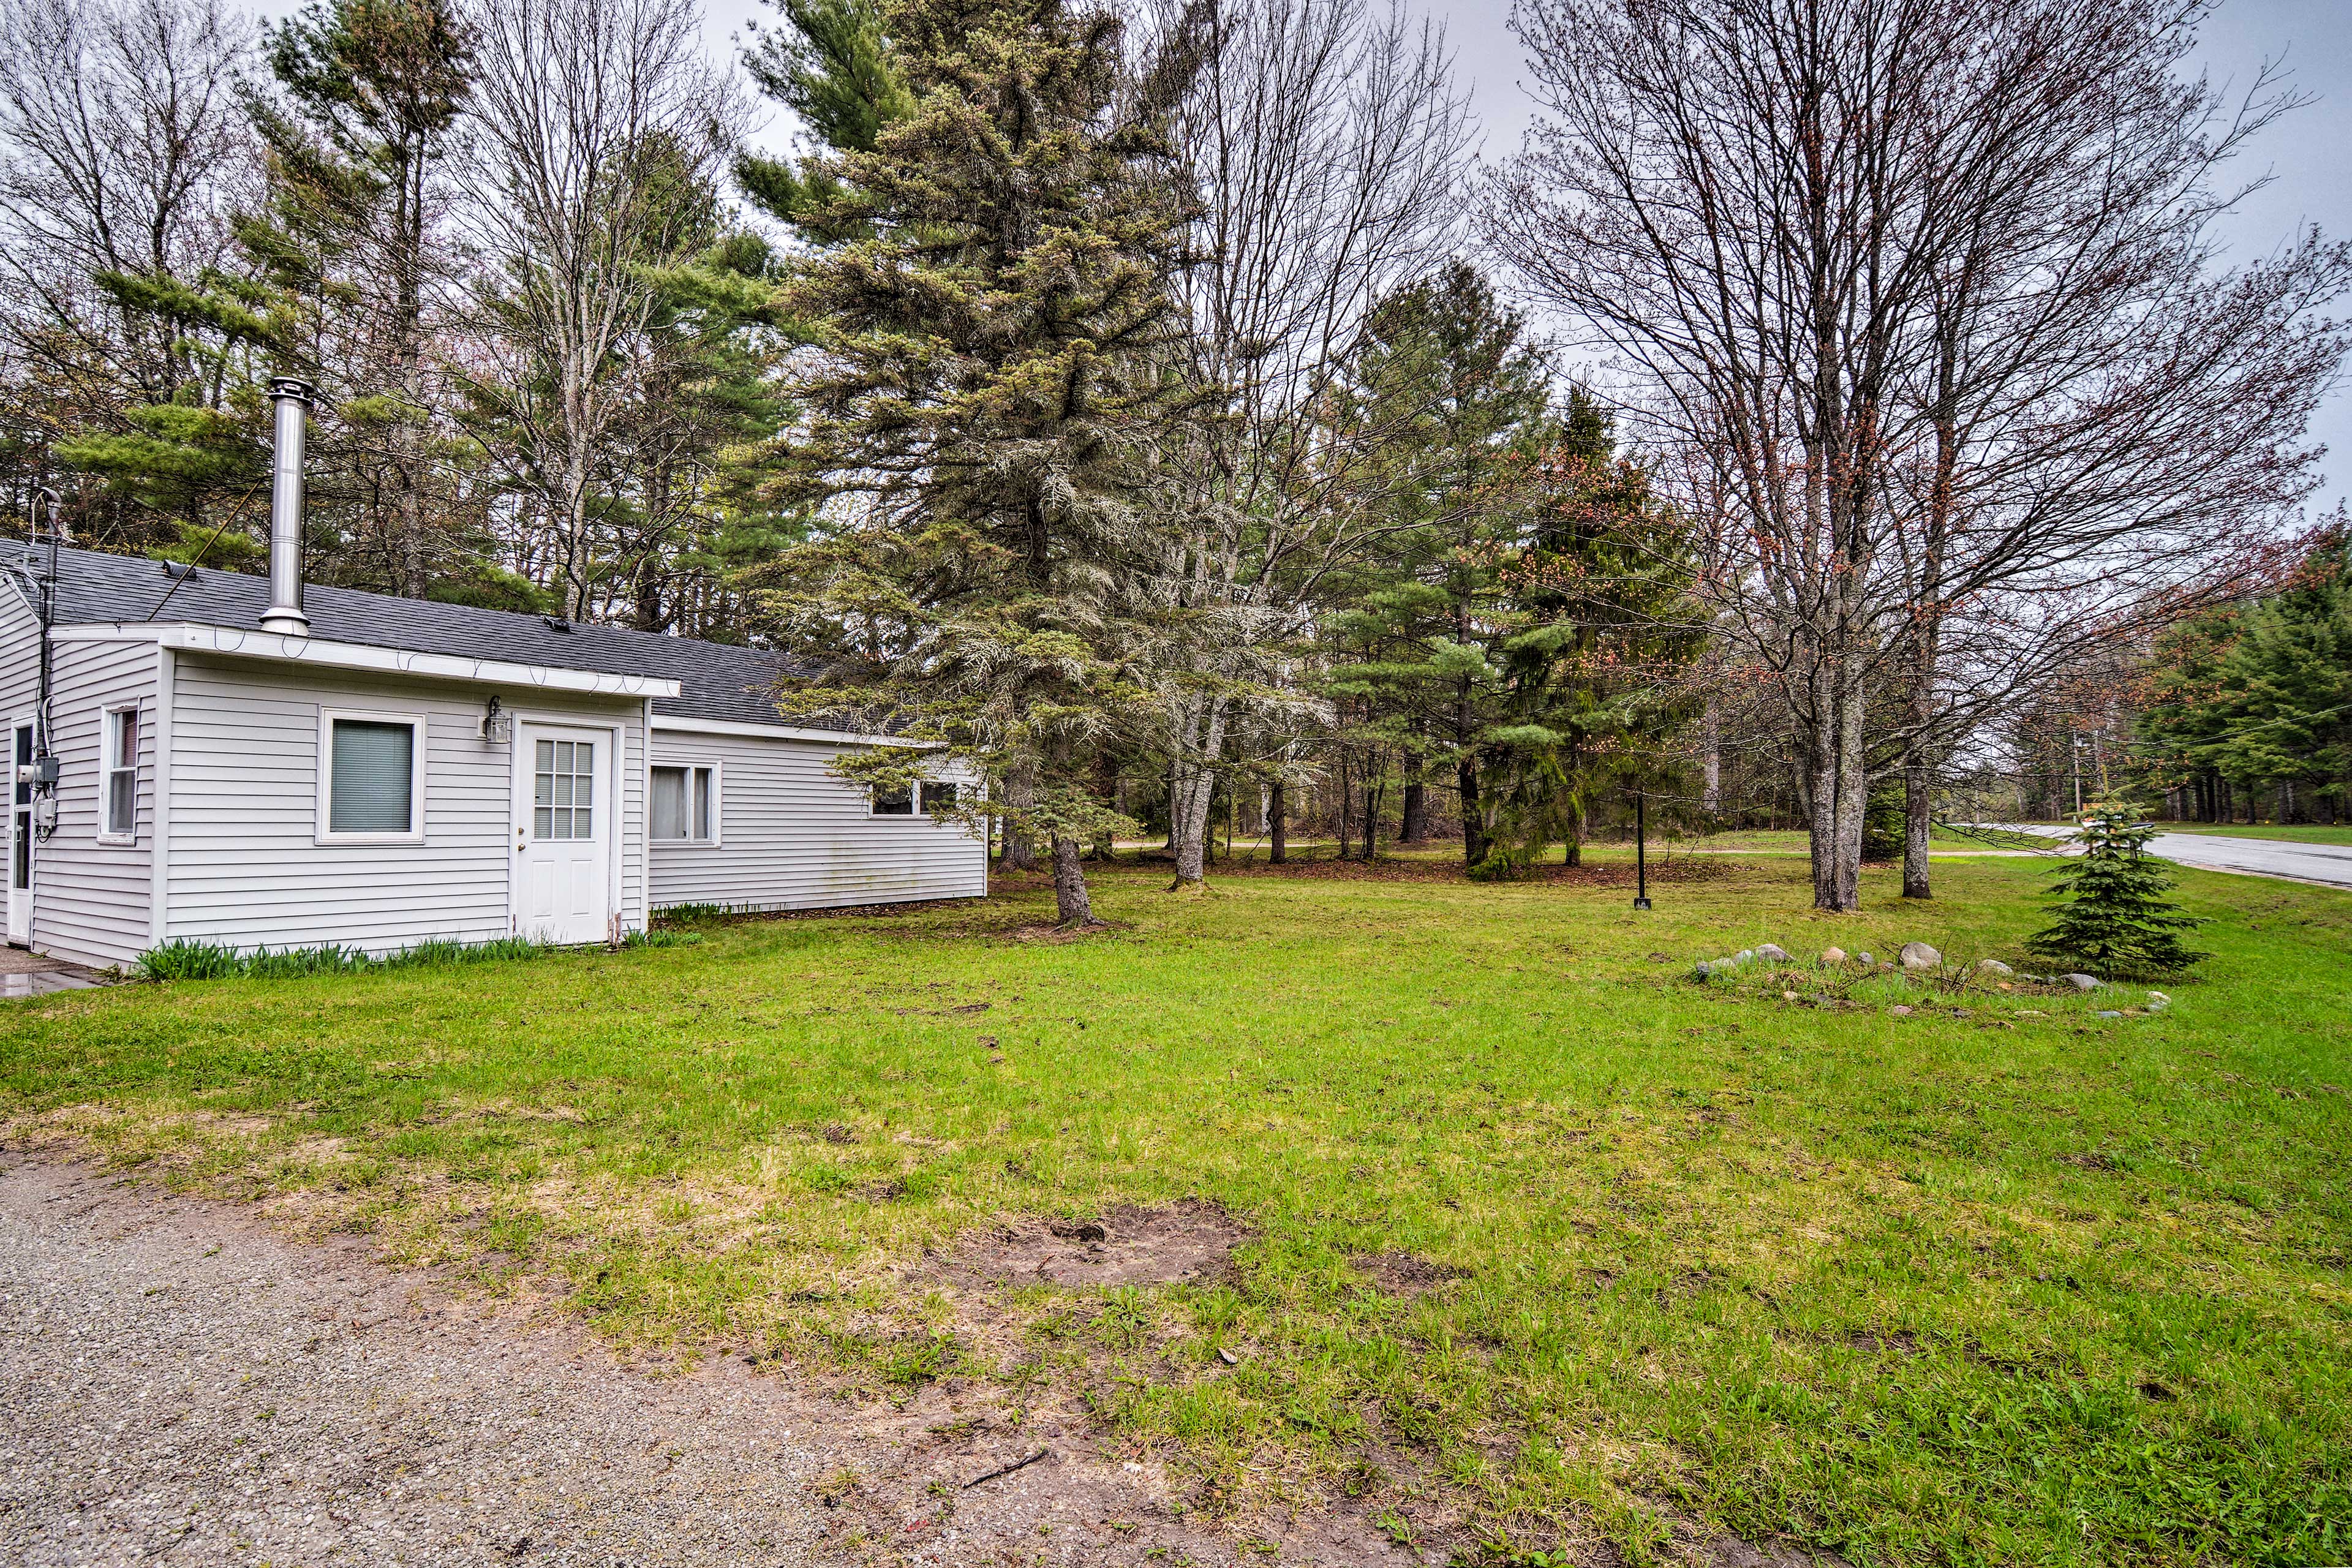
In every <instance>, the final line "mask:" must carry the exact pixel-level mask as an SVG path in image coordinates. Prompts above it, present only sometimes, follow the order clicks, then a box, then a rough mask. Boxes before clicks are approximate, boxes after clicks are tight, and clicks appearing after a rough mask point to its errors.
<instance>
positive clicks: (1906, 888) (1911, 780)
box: [1903, 738, 1935, 899]
mask: <svg viewBox="0 0 2352 1568" xmlns="http://www.w3.org/2000/svg"><path fill="white" fill-rule="evenodd" d="M1930 782H1931V781H1930V780H1929V777H1928V772H1927V756H1926V754H1925V752H1924V750H1923V748H1922V747H1921V745H1920V742H1918V741H1917V740H1916V738H1915V739H1914V740H1913V741H1912V742H1911V744H1910V746H1909V747H1908V748H1907V749H1906V754H1905V757H1904V760H1903V896H1904V897H1905V898H1906V899H1929V898H1933V897H1935V894H1934V893H1932V892H1930V891H1929V890H1928V887H1927V829H1928V826H1929V818H1930V813H1929V804H1930V803H1929V799H1928V787H1929V784H1930Z"/></svg>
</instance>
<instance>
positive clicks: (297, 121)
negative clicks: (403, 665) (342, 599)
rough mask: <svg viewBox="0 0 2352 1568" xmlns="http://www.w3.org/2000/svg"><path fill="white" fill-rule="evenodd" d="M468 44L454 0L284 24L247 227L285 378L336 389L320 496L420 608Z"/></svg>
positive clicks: (365, 5)
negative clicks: (440, 313) (438, 197)
mask: <svg viewBox="0 0 2352 1568" xmlns="http://www.w3.org/2000/svg"><path fill="white" fill-rule="evenodd" d="M472 49H473V37H472V33H471V30H470V29H469V28H468V27H467V26H466V24H465V23H464V22H463V21H462V20H461V19H460V18H459V17H458V16H457V13H456V11H455V10H454V9H453V8H452V7H451V6H450V5H447V4H446V3H445V0H331V3H328V4H321V3H319V0H314V3H313V4H312V5H310V6H309V7H308V8H307V9H305V10H304V11H303V12H302V13H301V14H300V15H299V16H295V17H294V18H293V19H291V20H289V21H288V22H286V23H284V24H282V25H281V26H278V28H277V29H276V30H275V31H274V32H272V33H271V34H270V37H269V48H268V58H269V65H270V70H271V72H272V74H273V75H274V77H275V78H276V79H277V83H278V96H277V97H276V98H275V99H264V98H259V97H257V98H256V99H255V100H254V102H253V104H252V114H253V121H254V127H255V129H256V131H257V132H258V133H259V135H260V138H261V141H262V144H263V146H264V148H265V150H266V152H267V154H268V172H269V177H270V201H269V204H268V208H267V209H266V210H265V211H264V212H262V213H260V214H257V215H254V216H249V217H247V219H245V220H244V221H243V222H241V223H240V224H239V225H238V239H239V242H240V243H241V244H242V245H244V247H246V249H247V252H248V253H250V254H251V255H252V256H253V257H254V258H256V259H257V261H259V262H260V263H261V264H262V265H263V267H264V268H266V270H267V271H268V274H269V275H270V277H271V279H273V281H274V282H275V283H276V284H277V285H278V288H279V289H281V290H282V291H283V294H284V296H285V297H286V299H287V300H289V302H296V303H298V306H299V312H298V313H299V320H298V321H289V322H288V323H287V324H286V325H284V326H283V327H281V329H280V337H281V347H282V348H283V349H284V351H285V353H286V357H287V359H288V361H289V366H288V368H296V369H299V370H301V371H302V372H303V373H304V374H308V375H310V376H311V377H312V378H314V379H315V380H317V381H318V382H319V383H320V385H321V386H322V387H323V388H324V389H325V391H326V392H327V394H328V404H329V407H330V409H331V415H330V416H329V417H328V418H326V419H324V420H322V421H321V424H322V426H323V428H322V429H321V431H320V443H319V448H318V458H317V461H316V462H315V464H314V468H315V469H316V470H317V475H318V477H317V478H316V479H314V489H316V490H317V491H318V493H319V494H320V499H321V500H325V501H327V502H329V503H330V505H331V504H332V503H333V502H334V501H335V500H343V501H344V502H345V504H346V505H348V506H350V507H352V508H353V509H354V510H356V511H357V512H358V513H359V517H358V522H359V531H360V533H361V535H362V539H361V542H362V545H363V547H365V548H366V549H367V550H368V551H369V553H370V554H372V555H373V557H374V558H375V559H376V560H377V561H379V562H380V563H381V566H380V567H379V569H378V571H377V572H375V573H362V574H361V575H362V579H363V580H364V579H367V578H373V579H375V580H377V581H379V582H380V583H381V584H382V585H383V586H387V587H390V588H392V589H393V590H394V591H395V592H397V593H401V594H405V595H409V596H411V597H414V598H422V597H424V596H425V594H426V593H427V592H428V591H429V590H430V588H431V586H432V584H433V582H434V580H435V578H436V574H446V573H447V570H448V563H445V562H443V561H441V560H438V559H436V557H437V556H439V555H441V554H442V553H443V552H442V551H441V550H440V549H439V548H438V545H439V544H440V541H438V540H437V539H436V532H437V530H436V523H435V521H434V520H433V518H432V517H431V516H429V515H428V514H429V513H435V512H442V513H446V510H447V509H446V506H445V505H436V504H435V503H436V501H438V500H444V499H445V498H443V497H436V495H435V494H434V492H435V491H436V489H442V488H444V487H436V484H435V482H434V474H433V472H432V469H433V468H434V467H435V462H436V454H435V451H434V441H433V437H432V433H431V430H430V428H429V426H430V408H431V405H432V401H433V400H432V398H431V396H430V392H429V389H428V388H427V386H426V385H425V362H426V338H427V323H426V310H425V298H426V294H427V291H428V286H429V285H430V283H431V281H432V279H433V276H434V274H435V272H436V269H437V268H438V267H439V266H441V265H442V258H440V257H438V256H437V255H436V247H435V245H434V243H433V236H432V225H433V210H434V205H435V171H436V168H437V166H438V164H439V163H440V161H441V159H442V157H443V156H444V155H445V153H446V150H447V145H448V142H449V138H450V136H451V134H452V132H453V131H454V129H455V127H456V124H457V117H458V114H459V112H460V110H462V109H463V108H464V106H465V103H466V100H467V96H468V95H469V93H470V92H471V90H472V79H471V55H472ZM338 470H341V471H340V472H338ZM338 490H341V491H342V492H343V494H342V495H341V496H340V497H339V496H338V495H337V494H336V492H337V491H338ZM436 569H438V571H437V572H436Z"/></svg>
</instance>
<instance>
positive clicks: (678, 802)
mask: <svg viewBox="0 0 2352 1568" xmlns="http://www.w3.org/2000/svg"><path fill="white" fill-rule="evenodd" d="M653 836H654V842H655V843H656V844H716V843H718V842H719V770H718V769H717V768H716V767H676V768H666V767H656V768H655V769H654V798H653Z"/></svg>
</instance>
